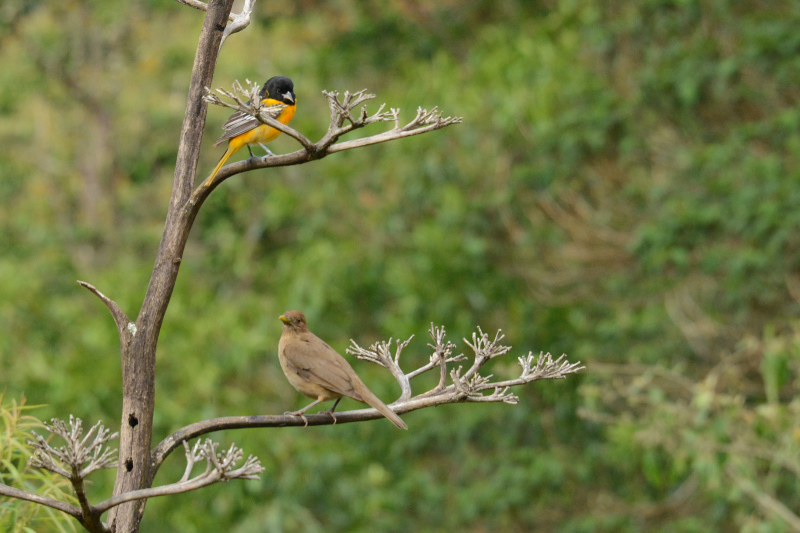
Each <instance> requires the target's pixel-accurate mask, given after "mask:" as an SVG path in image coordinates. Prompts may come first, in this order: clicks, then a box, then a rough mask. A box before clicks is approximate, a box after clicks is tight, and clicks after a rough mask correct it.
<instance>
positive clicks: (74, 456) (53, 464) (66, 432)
mask: <svg viewBox="0 0 800 533" xmlns="http://www.w3.org/2000/svg"><path fill="white" fill-rule="evenodd" d="M44 426H45V428H47V430H48V431H49V432H50V433H51V434H53V435H58V436H59V437H61V438H62V439H64V441H66V445H65V446H59V447H57V448H56V447H55V446H51V445H50V443H48V442H47V441H46V440H45V439H44V438H43V437H42V436H41V435H39V434H37V433H36V432H32V434H33V437H34V440H32V441H30V440H29V441H28V445H29V446H31V447H33V448H34V451H33V455H32V456H31V458H30V461H29V462H30V464H31V466H35V467H37V468H43V469H45V470H49V471H51V472H54V473H56V474H58V475H60V476H63V477H65V478H67V479H68V480H69V481H70V483H72V488H73V490H74V491H75V495H76V496H77V498H78V503H80V511H79V515H80V520H81V524H83V525H84V527H86V529H88V530H89V531H91V532H93V533H94V532H97V533H99V532H105V531H108V527H107V526H106V525H105V524H104V523H103V522H102V521H101V520H100V515H101V514H102V513H101V512H99V511H98V510H97V509H96V508H94V507H92V505H91V504H90V503H89V500H88V499H87V497H86V491H85V488H84V479H85V478H86V476H88V475H89V474H91V473H92V472H94V471H95V470H99V469H101V468H114V467H116V466H117V459H116V453H117V450H116V449H111V448H108V447H106V446H105V444H106V443H107V442H108V441H109V440H111V439H116V438H117V437H118V436H119V433H113V434H112V433H111V431H110V430H108V429H106V428H105V427H103V423H102V422H98V423H97V424H95V425H94V426H92V428H91V429H90V430H89V431H88V432H86V435H83V422H82V421H81V419H80V418H75V417H74V416H72V415H70V417H69V427H67V424H66V423H65V422H64V421H63V420H59V419H58V418H53V419H52V420H51V422H50V423H49V424H48V423H45V424H44ZM65 512H66V511H65Z"/></svg>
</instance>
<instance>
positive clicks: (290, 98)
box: [281, 91, 294, 102]
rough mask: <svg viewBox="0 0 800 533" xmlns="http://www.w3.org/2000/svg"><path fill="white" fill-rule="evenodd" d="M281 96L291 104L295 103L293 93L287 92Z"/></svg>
mask: <svg viewBox="0 0 800 533" xmlns="http://www.w3.org/2000/svg"><path fill="white" fill-rule="evenodd" d="M281 96H283V97H284V98H286V99H287V100H289V101H290V102H294V97H293V96H292V93H291V92H288V91H287V92H285V93H283V94H282V95H281Z"/></svg>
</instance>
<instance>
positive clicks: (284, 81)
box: [261, 76, 295, 105]
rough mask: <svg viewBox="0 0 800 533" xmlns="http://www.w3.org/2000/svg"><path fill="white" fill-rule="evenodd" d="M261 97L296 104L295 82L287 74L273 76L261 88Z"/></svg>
mask: <svg viewBox="0 0 800 533" xmlns="http://www.w3.org/2000/svg"><path fill="white" fill-rule="evenodd" d="M261 98H272V99H273V100H277V101H279V102H282V103H284V104H286V105H294V103H295V97H294V83H292V80H290V79H289V78H287V77H286V76H273V77H271V78H270V79H268V80H267V83H265V84H264V87H263V88H262V89H261Z"/></svg>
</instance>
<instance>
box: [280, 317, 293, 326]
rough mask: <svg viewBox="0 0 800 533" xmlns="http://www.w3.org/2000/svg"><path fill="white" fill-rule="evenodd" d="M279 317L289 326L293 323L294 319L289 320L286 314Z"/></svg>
mask: <svg viewBox="0 0 800 533" xmlns="http://www.w3.org/2000/svg"><path fill="white" fill-rule="evenodd" d="M279 318H280V319H281V322H283V323H284V324H286V325H287V326H288V325H289V324H291V323H292V321H291V320H289V319H288V318H286V317H285V316H283V315H281V316H280V317H279Z"/></svg>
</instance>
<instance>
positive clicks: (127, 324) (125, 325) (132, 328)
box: [78, 280, 136, 344]
mask: <svg viewBox="0 0 800 533" xmlns="http://www.w3.org/2000/svg"><path fill="white" fill-rule="evenodd" d="M78 285H80V286H81V287H83V288H85V289H88V290H89V291H90V292H91V293H92V294H94V295H95V296H97V297H98V298H100V300H101V301H102V302H103V303H104V304H106V307H107V308H108V310H109V311H110V312H111V316H112V317H113V318H114V323H115V324H116V325H117V330H118V331H119V340H120V343H122V344H125V343H126V342H127V340H128V339H129V338H130V337H132V336H134V335H136V324H134V323H133V322H131V320H130V319H129V318H128V315H126V314H125V312H124V311H123V310H122V309H120V307H119V305H117V303H116V302H115V301H114V300H112V299H111V298H109V297H108V296H106V295H105V294H103V293H102V292H100V291H99V290H97V288H96V287H95V286H94V285H92V284H91V283H86V282H85V281H80V280H78Z"/></svg>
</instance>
